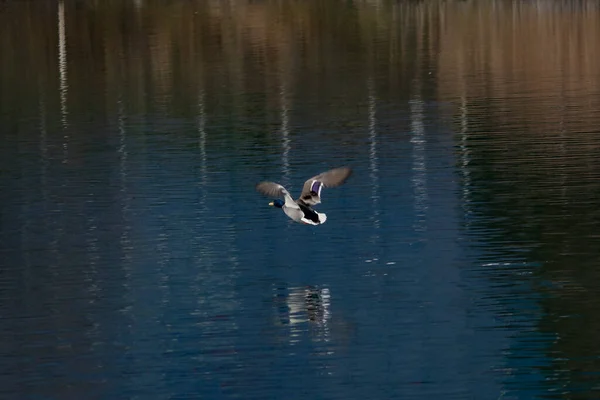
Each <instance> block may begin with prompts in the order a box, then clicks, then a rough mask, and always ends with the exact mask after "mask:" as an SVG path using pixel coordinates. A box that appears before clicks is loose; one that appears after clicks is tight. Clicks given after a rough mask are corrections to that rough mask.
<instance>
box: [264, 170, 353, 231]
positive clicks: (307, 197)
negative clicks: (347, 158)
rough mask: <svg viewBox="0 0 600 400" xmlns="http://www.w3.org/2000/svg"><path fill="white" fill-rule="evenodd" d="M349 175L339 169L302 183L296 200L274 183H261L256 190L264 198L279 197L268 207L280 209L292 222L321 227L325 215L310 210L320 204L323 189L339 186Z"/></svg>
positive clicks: (347, 171)
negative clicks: (264, 196)
mask: <svg viewBox="0 0 600 400" xmlns="http://www.w3.org/2000/svg"><path fill="white" fill-rule="evenodd" d="M351 174H352V170H351V169H350V168H348V167H341V168H335V169H332V170H329V171H327V172H323V173H322V174H319V175H317V176H314V177H312V178H310V179H308V180H307V181H306V182H304V187H303V188H302V193H301V194H300V197H299V198H298V199H297V200H294V199H293V198H292V196H291V195H290V192H288V191H287V190H286V188H284V187H283V186H282V185H280V184H278V183H275V182H261V183H259V184H258V185H256V190H258V191H259V192H260V193H262V194H264V195H266V196H270V197H279V199H277V200H275V201H273V202H271V203H269V205H271V206H275V207H277V208H281V209H282V210H283V212H284V213H285V214H286V215H287V216H288V217H290V218H291V219H292V220H294V221H296V222H299V223H303V224H307V225H321V224H323V223H325V221H327V215H326V214H324V213H319V212H317V211H315V210H313V208H312V206H314V205H317V204H319V203H321V190H322V189H323V188H324V187H336V186H340V185H341V184H343V183H344V182H345V181H346V179H348V177H349V176H350V175H351ZM281 198H283V200H281Z"/></svg>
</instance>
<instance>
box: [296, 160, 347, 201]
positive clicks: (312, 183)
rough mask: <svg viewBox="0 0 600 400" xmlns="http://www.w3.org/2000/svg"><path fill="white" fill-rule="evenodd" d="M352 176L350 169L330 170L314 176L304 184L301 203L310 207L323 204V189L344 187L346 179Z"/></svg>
mask: <svg viewBox="0 0 600 400" xmlns="http://www.w3.org/2000/svg"><path fill="white" fill-rule="evenodd" d="M350 175H352V169H351V168H350V167H340V168H334V169H330V170H329V171H327V172H323V173H321V174H319V175H317V176H313V177H312V178H310V179H308V180H307V181H306V182H304V187H303V188H302V194H301V195H300V199H299V200H300V201H302V202H303V203H304V204H306V205H309V206H314V205H315V204H319V203H320V202H321V190H322V189H323V188H332V187H336V186H340V185H342V184H343V183H344V182H346V179H348V177H349V176H350Z"/></svg>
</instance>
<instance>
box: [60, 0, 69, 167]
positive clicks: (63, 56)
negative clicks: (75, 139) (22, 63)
mask: <svg viewBox="0 0 600 400" xmlns="http://www.w3.org/2000/svg"><path fill="white" fill-rule="evenodd" d="M58 72H59V77H60V114H61V119H62V125H63V130H64V136H63V151H64V159H63V161H64V162H66V161H67V160H68V150H69V148H68V146H69V135H68V133H67V128H68V123H67V116H68V109H67V91H68V82H67V36H66V32H65V4H64V1H63V0H61V1H59V3H58Z"/></svg>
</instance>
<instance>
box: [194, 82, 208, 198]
mask: <svg viewBox="0 0 600 400" xmlns="http://www.w3.org/2000/svg"><path fill="white" fill-rule="evenodd" d="M196 123H197V124H198V147H199V148H200V183H201V184H202V205H203V206H204V202H205V200H206V183H207V165H206V128H205V127H206V109H205V105H204V91H203V90H200V91H199V93H198V117H197V120H196Z"/></svg>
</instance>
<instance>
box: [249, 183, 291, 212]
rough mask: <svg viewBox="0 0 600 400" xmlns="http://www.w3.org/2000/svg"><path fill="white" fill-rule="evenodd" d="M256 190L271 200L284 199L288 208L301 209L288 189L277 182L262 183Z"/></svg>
mask: <svg viewBox="0 0 600 400" xmlns="http://www.w3.org/2000/svg"><path fill="white" fill-rule="evenodd" d="M256 190H257V191H258V192H259V193H262V194H264V195H265V196H267V197H271V198H282V199H283V200H285V205H286V207H292V208H299V207H298V204H296V202H295V201H294V199H293V198H292V196H291V195H290V192H288V191H287V189H286V188H284V187H283V186H281V185H280V184H279V183H275V182H261V183H259V184H258V185H256Z"/></svg>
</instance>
